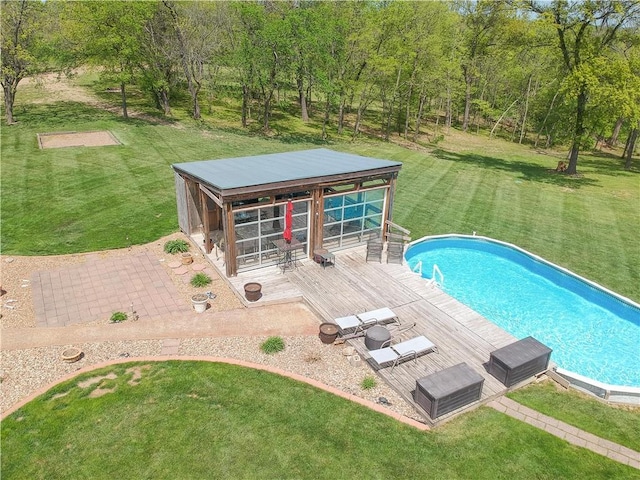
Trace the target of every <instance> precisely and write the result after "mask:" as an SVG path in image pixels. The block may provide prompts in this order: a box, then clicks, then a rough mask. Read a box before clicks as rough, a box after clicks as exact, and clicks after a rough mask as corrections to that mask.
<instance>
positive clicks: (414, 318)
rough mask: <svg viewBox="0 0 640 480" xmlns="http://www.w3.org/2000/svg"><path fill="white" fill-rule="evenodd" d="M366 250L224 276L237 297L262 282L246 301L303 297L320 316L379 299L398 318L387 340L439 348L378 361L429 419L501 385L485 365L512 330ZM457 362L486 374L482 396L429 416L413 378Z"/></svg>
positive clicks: (363, 352) (357, 342)
mask: <svg viewBox="0 0 640 480" xmlns="http://www.w3.org/2000/svg"><path fill="white" fill-rule="evenodd" d="M212 256H213V258H211V257H212ZM365 256H366V248H365V247H357V248H352V249H349V250H343V251H338V252H335V257H336V265H335V266H329V267H327V268H322V267H321V266H320V265H318V264H316V263H314V262H313V261H311V260H309V259H304V260H303V261H300V262H299V265H298V268H296V269H293V270H288V271H286V272H285V273H283V272H282V271H281V270H280V269H278V268H277V267H268V268H262V269H257V270H253V271H248V272H242V273H240V274H238V276H237V277H233V278H229V279H228V280H229V282H230V283H231V284H232V285H233V287H234V288H235V289H236V291H237V293H238V295H239V296H240V297H243V285H244V284H245V283H247V282H260V283H261V284H262V291H263V297H262V299H261V300H260V301H258V302H255V303H253V304H249V303H248V302H246V301H244V300H243V301H244V302H245V304H247V305H248V306H254V305H255V306H259V305H264V304H265V303H274V302H276V303H279V302H286V301H299V300H302V299H303V300H304V301H306V302H307V304H308V305H309V306H310V307H311V308H313V309H314V310H315V311H316V312H317V314H318V315H319V316H320V317H321V318H322V319H323V320H324V321H331V320H332V319H334V318H337V317H342V316H346V315H351V314H354V313H361V312H365V311H369V310H375V309H378V308H382V307H389V308H391V309H392V310H393V311H394V312H395V313H396V314H397V315H398V317H399V319H400V321H401V325H400V326H399V327H396V326H389V329H390V330H391V333H392V343H397V342H399V341H402V340H406V339H409V338H412V337H415V336H417V335H424V336H426V337H427V338H428V339H430V340H431V341H432V342H433V343H435V344H436V345H437V346H438V352H437V353H435V352H434V353H429V354H427V355H423V356H421V357H419V358H418V359H417V361H413V360H411V361H408V362H404V363H402V364H400V365H399V366H397V367H395V368H394V369H393V371H392V370H391V368H384V369H380V370H378V371H377V374H378V375H379V376H380V377H381V378H382V379H383V380H384V381H386V382H387V383H388V384H389V385H390V386H391V387H393V388H394V389H395V390H396V391H397V392H399V394H400V395H401V396H402V397H403V398H404V399H406V401H407V402H409V403H410V404H411V405H413V406H414V407H415V408H416V411H417V412H418V413H419V414H420V415H422V416H423V417H424V420H425V422H426V423H427V424H429V425H432V426H433V425H436V424H439V423H442V422H444V421H446V420H449V419H450V418H452V417H453V416H456V415H458V414H460V413H461V412H463V411H466V410H468V409H470V408H475V407H477V406H478V405H480V404H482V403H485V402H487V401H489V400H491V399H493V398H495V397H496V396H498V395H501V394H503V393H505V392H506V391H507V388H506V387H505V386H504V385H503V384H502V383H500V382H499V381H498V380H497V379H495V378H494V377H493V376H492V375H490V374H489V373H488V372H487V370H486V368H485V365H486V364H487V363H488V361H489V354H490V352H492V351H493V350H496V349H498V348H500V347H504V346H505V345H508V344H510V343H512V342H514V341H515V340H517V339H516V338H514V337H513V336H511V335H510V334H508V333H507V332H505V331H503V330H502V329H500V328H499V327H497V326H496V325H494V324H493V323H491V322H489V321H488V320H486V319H485V318H483V317H482V316H480V315H479V314H478V313H476V312H474V311H473V310H471V309H469V308H468V307H466V306H465V305H463V304H461V303H460V302H458V301H456V300H455V299H453V298H451V297H450V296H448V295H446V294H445V293H443V292H442V291H441V290H439V289H438V288H435V287H432V286H430V285H429V284H428V283H427V281H426V280H425V279H424V278H422V277H420V276H419V275H418V274H416V273H413V272H411V271H410V269H409V267H408V266H407V265H406V263H405V264H403V265H398V264H387V263H377V262H375V263H371V262H370V263H367V262H366V261H365ZM209 258H210V259H211V260H212V261H213V263H214V264H216V266H217V268H219V269H220V270H221V271H224V270H223V268H222V265H221V260H218V261H217V262H216V260H215V255H214V254H212V255H209ZM384 261H385V256H384V255H383V262H384ZM223 276H224V275H223ZM348 342H349V343H350V344H351V345H352V346H354V347H355V348H356V350H357V352H358V353H359V355H360V356H361V358H362V359H363V360H364V361H367V359H369V358H370V357H369V355H368V353H367V349H366V347H365V345H364V338H363V337H360V338H355V339H351V340H348ZM462 362H466V363H467V364H468V365H469V366H470V367H471V368H473V369H474V370H475V371H477V372H478V373H479V374H480V375H482V376H483V377H484V379H485V381H484V385H483V389H482V396H481V399H480V401H479V402H475V403H474V404H471V405H469V406H467V407H463V408H460V409H458V410H456V411H454V412H452V413H450V414H447V415H444V416H442V417H439V418H438V419H437V421H433V420H432V419H430V418H429V417H428V416H427V415H426V413H425V412H424V411H423V410H422V409H421V408H420V407H418V406H417V405H416V404H415V403H414V401H413V393H412V392H413V390H414V389H415V384H416V380H417V379H418V378H421V377H424V376H426V375H429V374H431V373H434V372H437V371H439V370H442V369H444V368H447V367H451V366H453V365H457V364H459V363H462Z"/></svg>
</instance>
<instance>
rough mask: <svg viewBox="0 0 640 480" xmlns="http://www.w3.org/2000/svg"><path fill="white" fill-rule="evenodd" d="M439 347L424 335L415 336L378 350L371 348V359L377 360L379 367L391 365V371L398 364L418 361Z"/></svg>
mask: <svg viewBox="0 0 640 480" xmlns="http://www.w3.org/2000/svg"><path fill="white" fill-rule="evenodd" d="M437 351H438V347H436V345H435V344H434V343H433V342H432V341H431V340H429V339H428V338H427V337H425V336H424V335H420V336H419V337H414V338H411V339H409V340H405V341H404V342H400V343H397V344H396V345H390V346H387V347H383V348H380V349H378V350H370V351H369V355H371V360H372V361H373V362H375V364H376V365H372V366H374V367H375V366H377V367H378V369H380V368H386V367H388V366H391V371H393V369H394V368H395V367H396V365H398V364H400V363H402V362H404V361H406V360H411V359H413V360H414V361H417V359H418V357H419V356H421V355H425V354H427V353H429V352H437Z"/></svg>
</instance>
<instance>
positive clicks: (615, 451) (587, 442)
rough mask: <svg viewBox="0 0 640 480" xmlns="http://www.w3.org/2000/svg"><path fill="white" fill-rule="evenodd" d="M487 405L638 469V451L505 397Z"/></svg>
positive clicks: (639, 461) (639, 466)
mask: <svg viewBox="0 0 640 480" xmlns="http://www.w3.org/2000/svg"><path fill="white" fill-rule="evenodd" d="M489 406H490V407H493V408H495V409H496V410H498V411H499V412H502V413H504V414H506V415H509V416H510V417H513V418H517V419H518V420H521V421H523V422H525V423H528V424H529V425H532V426H534V427H537V428H540V429H541V430H544V431H546V432H548V433H550V434H551V435H555V436H556V437H559V438H562V439H563V440H566V441H567V442H569V443H571V444H573V445H576V446H578V447H582V448H586V449H588V450H591V451H592V452H595V453H599V454H600V455H604V456H605V457H608V458H610V459H611V460H615V461H616V462H620V463H624V464H625V465H629V466H631V467H633V468H637V469H640V453H638V452H636V451H635V450H631V449H630V448H627V447H623V446H622V445H618V444H617V443H613V442H610V441H609V440H604V439H602V438H600V437H597V436H595V435H593V434H591V433H588V432H585V431H583V430H580V429H578V428H576V427H573V426H571V425H568V424H566V423H564V422H561V421H559V420H556V419H555V418H551V417H548V416H546V415H543V414H542V413H539V412H536V411H535V410H532V409H530V408H528V407H525V406H524V405H520V404H519V403H516V402H514V401H513V400H511V399H509V398H507V397H500V398H498V399H497V400H493V401H492V402H489Z"/></svg>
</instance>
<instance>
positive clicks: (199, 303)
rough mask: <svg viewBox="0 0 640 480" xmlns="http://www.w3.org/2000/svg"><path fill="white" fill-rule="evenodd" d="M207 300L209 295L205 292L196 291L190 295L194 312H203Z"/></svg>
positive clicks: (205, 308)
mask: <svg viewBox="0 0 640 480" xmlns="http://www.w3.org/2000/svg"><path fill="white" fill-rule="evenodd" d="M207 300H209V295H207V294H206V293H196V294H195V295H193V296H192V297H191V304H192V305H193V308H194V309H195V310H196V312H198V313H203V312H204V311H206V310H207Z"/></svg>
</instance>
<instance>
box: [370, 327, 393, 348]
mask: <svg viewBox="0 0 640 480" xmlns="http://www.w3.org/2000/svg"><path fill="white" fill-rule="evenodd" d="M389 340H391V332H389V330H387V329H386V328H384V327H383V326H382V325H374V326H373V327H371V328H369V329H368V330H367V333H365V335H364V345H365V347H367V350H378V349H380V348H382V347H383V345H384V346H385V347H388V346H389V343H390V342H389Z"/></svg>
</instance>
